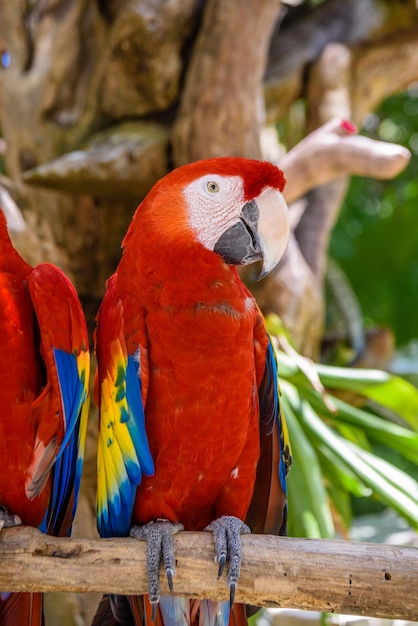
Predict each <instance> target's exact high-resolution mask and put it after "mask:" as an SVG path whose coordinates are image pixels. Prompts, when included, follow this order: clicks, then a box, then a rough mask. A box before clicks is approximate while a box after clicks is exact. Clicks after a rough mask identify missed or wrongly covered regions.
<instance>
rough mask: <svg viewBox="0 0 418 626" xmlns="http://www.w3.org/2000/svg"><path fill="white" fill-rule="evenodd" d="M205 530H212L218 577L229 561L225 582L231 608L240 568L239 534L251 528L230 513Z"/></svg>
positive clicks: (248, 531)
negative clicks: (227, 586)
mask: <svg viewBox="0 0 418 626" xmlns="http://www.w3.org/2000/svg"><path fill="white" fill-rule="evenodd" d="M205 530H209V531H212V532H213V539H214V542H215V563H219V569H218V578H220V577H221V576H222V573H223V571H224V568H225V563H226V561H229V568H228V576H227V582H228V585H229V594H230V605H231V608H232V607H233V605H234V601H235V591H236V588H237V584H238V578H239V573H240V568H241V558H242V552H241V535H242V534H246V533H250V532H251V530H250V529H249V528H248V526H247V525H246V524H244V522H243V521H241V520H240V519H238V518H237V517H233V516H232V515H224V516H222V517H220V518H219V519H217V520H215V521H213V522H211V523H210V524H209V525H208V526H206V528H205Z"/></svg>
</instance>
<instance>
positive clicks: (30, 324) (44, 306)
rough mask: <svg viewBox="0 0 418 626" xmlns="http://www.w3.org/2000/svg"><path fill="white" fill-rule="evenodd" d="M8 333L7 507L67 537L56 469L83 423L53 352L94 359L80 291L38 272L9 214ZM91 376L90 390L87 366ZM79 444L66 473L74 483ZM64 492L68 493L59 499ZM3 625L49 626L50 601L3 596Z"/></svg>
mask: <svg viewBox="0 0 418 626" xmlns="http://www.w3.org/2000/svg"><path fill="white" fill-rule="evenodd" d="M0 334H1V339H2V340H1V344H0V380H1V390H0V394H1V407H2V414H1V419H0V470H1V471H0V505H1V506H2V507H5V508H6V509H7V510H8V511H9V512H10V513H12V514H15V515H18V516H19V517H20V518H21V520H22V523H23V524H25V525H29V526H35V527H38V526H40V525H41V523H42V524H44V525H45V527H46V526H48V525H49V526H50V528H51V532H52V533H53V534H67V533H68V532H69V530H70V528H71V523H72V516H73V511H72V507H73V504H74V498H75V497H76V494H74V493H73V485H72V484H67V482H66V478H64V479H63V481H62V482H60V480H59V478H57V479H56V480H55V478H54V464H55V461H56V456H57V453H58V452H59V451H60V446H61V443H62V442H63V439H64V436H65V434H66V430H67V429H70V428H71V429H73V431H74V435H72V434H71V431H70V432H69V433H68V436H69V437H70V436H74V437H76V438H78V436H79V423H78V418H77V416H75V419H74V421H73V423H72V424H70V423H66V418H67V419H68V418H69V416H68V415H67V416H65V415H64V406H65V404H64V400H63V397H62V395H61V385H62V384H64V380H63V379H61V378H60V372H59V371H58V366H57V365H56V363H55V357H54V352H53V350H55V349H57V350H60V351H63V352H65V353H67V354H68V355H70V358H73V357H75V356H78V355H80V354H81V353H86V354H87V351H88V337H87V329H86V324H85V320H84V315H83V313H82V310H81V306H80V303H79V301H78V298H77V295H76V293H75V290H74V288H73V286H72V285H71V283H70V282H69V281H68V279H67V278H66V277H65V276H64V275H63V273H62V272H61V271H60V270H59V269H58V268H55V267H53V266H51V265H47V264H45V265H40V266H38V267H37V268H35V269H34V268H32V267H31V266H30V265H28V264H27V263H26V262H25V261H24V260H23V259H22V258H21V257H20V255H19V254H18V253H17V251H16V250H15V249H14V248H13V246H12V243H11V241H10V239H9V235H8V232H7V226H6V220H5V217H4V215H3V212H2V211H1V210H0ZM86 359H87V361H86V365H87V363H88V357H87V356H86ZM84 373H85V376H86V382H87V385H88V374H89V372H88V369H87V367H86V368H85V372H84ZM69 393H70V392H69ZM86 399H87V397H85V400H86ZM80 410H81V409H80ZM76 422H77V423H76ZM77 445H78V444H77V443H76V444H75V452H74V454H73V455H72V457H71V460H70V461H69V466H67V467H66V470H68V476H72V477H74V476H75V471H76V470H75V467H76V460H77ZM65 448H66V446H65ZM66 449H67V448H66ZM66 449H65V450H64V452H63V456H62V458H63V459H64V458H65V459H66V454H67V453H66ZM54 480H55V482H54ZM57 489H58V490H62V492H60V493H59V494H58V493H56V490H57ZM53 497H54V498H55V499H53ZM53 502H54V503H55V504H53ZM47 515H50V517H49V518H48V519H46V516H47ZM0 623H1V624H13V626H35V625H36V624H41V623H42V595H41V594H13V595H9V594H6V596H5V597H4V596H2V597H1V598H0Z"/></svg>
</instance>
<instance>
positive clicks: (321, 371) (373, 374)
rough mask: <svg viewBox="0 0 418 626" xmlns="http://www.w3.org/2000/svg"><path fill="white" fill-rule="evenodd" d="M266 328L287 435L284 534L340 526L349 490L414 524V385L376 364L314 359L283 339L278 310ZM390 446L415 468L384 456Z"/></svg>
mask: <svg viewBox="0 0 418 626" xmlns="http://www.w3.org/2000/svg"><path fill="white" fill-rule="evenodd" d="M269 329H270V332H271V333H272V335H273V337H275V338H276V340H277V347H276V352H277V360H278V374H279V380H280V386H281V392H282V396H281V403H282V408H283V410H284V413H285V416H286V420H287V424H288V428H289V435H290V439H291V442H292V455H293V466H292V469H291V472H290V474H289V479H288V484H289V534H291V535H295V536H300V537H323V538H327V537H333V536H335V534H336V531H340V533H342V534H344V533H345V531H347V530H348V529H349V527H350V524H351V521H352V515H353V512H352V501H353V497H354V498H364V497H369V498H371V499H374V500H377V501H379V502H381V503H382V504H384V505H386V506H388V507H391V508H392V509H394V510H395V511H397V512H398V514H399V515H401V516H402V517H403V518H405V519H406V520H407V521H408V523H409V524H410V526H411V527H413V528H415V529H417V530H418V482H417V480H416V479H414V478H413V473H414V472H415V475H417V474H418V470H416V466H417V465H418V390H417V389H415V387H413V386H412V385H411V384H410V383H408V382H407V381H405V380H403V379H402V378H399V377H396V376H393V375H391V374H388V373H386V372H383V371H380V370H365V369H356V368H343V367H334V366H329V365H322V364H314V363H313V362H312V361H310V360H308V359H306V358H304V357H302V356H301V355H299V354H297V353H296V352H295V351H294V350H293V348H291V346H290V344H289V342H288V340H287V339H284V341H283V335H282V334H281V330H282V329H281V326H280V323H279V322H278V320H277V318H275V317H271V318H270V319H269ZM280 343H281V344H282V345H283V343H284V347H285V349H284V350H283V349H281V348H280V347H278V346H280ZM376 446H379V452H376V451H375V448H376ZM385 451H386V453H385ZM393 451H395V452H396V453H397V455H399V457H401V458H402V459H404V460H405V462H406V463H408V464H410V467H413V468H414V469H413V470H412V473H411V472H406V471H404V470H403V469H400V468H399V467H397V465H395V464H394V463H392V462H391V461H389V460H387V458H385V457H386V456H388V457H390V455H391V454H392V453H393Z"/></svg>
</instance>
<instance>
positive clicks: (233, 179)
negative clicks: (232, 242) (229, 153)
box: [184, 174, 244, 250]
mask: <svg viewBox="0 0 418 626" xmlns="http://www.w3.org/2000/svg"><path fill="white" fill-rule="evenodd" d="M184 196H185V198H186V202H187V205H188V208H189V219H190V224H191V227H192V228H193V230H194V232H195V233H196V236H197V239H198V240H199V241H200V243H201V244H203V245H204V246H205V248H208V249H209V250H213V249H214V247H215V244H216V242H217V241H218V239H219V237H220V236H221V235H222V233H224V232H225V231H226V230H227V229H228V228H229V227H230V226H233V225H234V224H235V223H236V222H237V220H238V219H239V215H240V212H241V209H242V206H243V204H244V185H243V181H242V178H241V177H240V176H220V175H218V174H207V175H205V176H202V177H201V178H198V179H196V180H194V181H193V182H192V183H190V184H189V185H187V187H185V189H184Z"/></svg>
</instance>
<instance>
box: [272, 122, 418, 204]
mask: <svg viewBox="0 0 418 626" xmlns="http://www.w3.org/2000/svg"><path fill="white" fill-rule="evenodd" d="M355 132H356V129H355V127H354V126H353V125H352V124H351V123H350V122H346V121H342V120H340V119H333V120H330V121H329V122H327V123H326V124H324V125H323V126H321V127H320V128H318V129H317V130H315V131H313V132H312V133H310V134H309V135H307V136H306V137H305V138H304V139H302V141H300V142H299V143H298V144H297V145H296V146H295V147H294V148H292V150H290V151H289V152H288V153H287V154H285V155H284V156H283V157H282V158H281V159H280V161H279V166H280V167H281V168H282V170H283V171H284V173H285V176H286V180H287V183H286V187H285V189H284V196H285V198H286V201H287V202H288V203H290V202H293V201H294V200H297V199H298V198H300V197H301V196H302V195H303V194H304V193H306V192H307V191H309V190H311V189H313V188H315V187H318V186H319V185H323V184H325V183H328V182H330V181H331V180H335V179H336V178H338V177H339V176H343V175H344V174H350V175H358V176H370V177H371V178H377V179H389V178H393V177H394V176H396V175H397V174H399V173H400V172H401V171H402V170H403V169H404V168H405V167H406V166H407V164H408V162H409V159H410V158H411V153H410V152H409V150H407V148H404V147H403V146H400V145H398V144H394V143H386V142H383V141H375V140H374V139H369V138H368V137H363V136H360V135H355V134H354V133H355Z"/></svg>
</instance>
